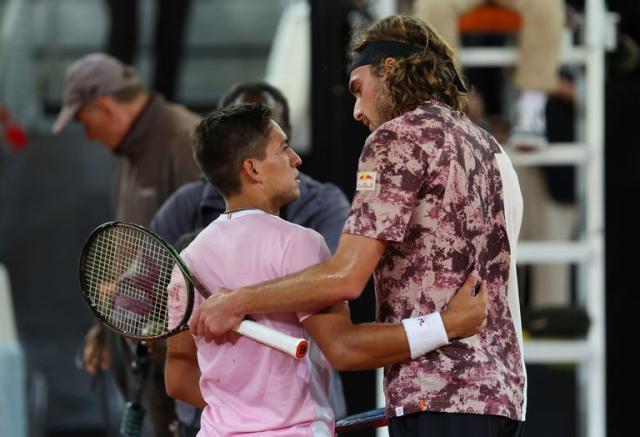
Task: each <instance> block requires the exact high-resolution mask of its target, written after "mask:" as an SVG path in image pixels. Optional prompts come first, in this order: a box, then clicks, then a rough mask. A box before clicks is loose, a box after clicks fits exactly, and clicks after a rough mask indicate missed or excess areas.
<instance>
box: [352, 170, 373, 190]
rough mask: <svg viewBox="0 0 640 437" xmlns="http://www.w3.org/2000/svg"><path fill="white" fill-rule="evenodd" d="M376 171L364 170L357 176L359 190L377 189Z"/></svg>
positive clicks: (357, 188)
mask: <svg viewBox="0 0 640 437" xmlns="http://www.w3.org/2000/svg"><path fill="white" fill-rule="evenodd" d="M376 179H377V178H376V173H375V172H372V171H362V172H359V173H358V176H357V185H356V190H357V191H375V189H376Z"/></svg>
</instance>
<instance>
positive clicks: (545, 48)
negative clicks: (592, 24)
mask: <svg viewBox="0 0 640 437" xmlns="http://www.w3.org/2000/svg"><path fill="white" fill-rule="evenodd" d="M483 3H487V1H486V0H416V1H415V3H414V13H415V15H417V16H418V17H420V18H422V19H424V20H426V21H427V22H430V23H433V25H434V26H435V27H436V29H437V30H438V31H439V32H440V34H441V35H442V36H443V37H444V38H445V39H446V40H447V41H448V42H449V43H450V44H453V45H454V46H458V45H459V44H460V32H459V28H458V19H459V16H460V15H462V14H465V13H467V12H469V11H470V10H471V9H473V8H474V7H476V6H478V5H481V4H483ZM495 3H498V4H500V5H504V6H506V7H509V8H512V9H514V10H515V11H517V12H518V13H519V14H520V16H521V18H522V29H521V30H520V62H519V64H518V67H517V71H516V78H515V82H516V85H517V86H518V87H519V88H520V95H519V98H518V101H517V102H516V111H515V112H516V114H515V119H514V125H513V128H512V133H511V139H510V143H511V145H512V146H514V147H519V148H521V149H527V150H529V149H534V150H535V149H539V148H543V147H545V146H546V144H547V139H546V136H545V130H546V128H545V107H546V103H547V94H548V93H550V92H553V91H555V89H556V87H557V83H558V75H557V69H558V54H559V51H560V46H561V38H562V25H563V23H564V19H565V14H564V9H563V8H564V2H563V1H562V0H538V1H527V0H496V1H495Z"/></svg>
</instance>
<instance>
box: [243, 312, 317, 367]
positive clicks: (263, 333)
mask: <svg viewBox="0 0 640 437" xmlns="http://www.w3.org/2000/svg"><path fill="white" fill-rule="evenodd" d="M234 331H235V332H237V333H238V334H241V335H244V336H245V337H249V338H251V339H253V340H255V341H258V342H260V343H262V344H265V345H267V346H270V347H272V348H274V349H278V350H279V351H282V352H284V353H286V354H289V355H291V356H292V357H293V358H295V359H297V360H301V359H302V358H304V357H305V356H306V355H307V351H308V350H309V343H308V342H307V340H305V339H304V338H295V337H292V336H290V335H287V334H284V333H282V332H280V331H277V330H275V329H273V328H269V327H268V326H265V325H261V324H259V323H256V322H254V321H252V320H243V321H242V322H241V323H240V324H239V325H238V327H237V328H236V329H234Z"/></svg>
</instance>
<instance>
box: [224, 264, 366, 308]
mask: <svg viewBox="0 0 640 437" xmlns="http://www.w3.org/2000/svg"><path fill="white" fill-rule="evenodd" d="M365 284H366V279H364V280H362V279H361V278H358V277H355V276H353V275H350V273H349V269H348V268H345V266H338V265H337V263H336V262H335V259H334V258H329V260H327V261H325V262H323V263H320V264H317V265H315V266H313V267H310V268H308V269H306V270H303V271H301V272H298V273H296V274H294V275H291V276H287V277H285V278H281V279H276V280H273V281H269V282H265V283H262V284H258V285H256V286H251V287H246V288H242V289H240V290H237V291H236V293H238V294H237V296H236V302H237V303H238V313H242V314H256V313H272V312H296V311H303V312H313V311H316V310H318V309H320V308H324V307H327V306H330V305H333V304H335V303H338V302H343V301H345V300H351V299H355V298H357V297H358V296H359V295H360V294H361V293H362V290H363V289H364V286H365Z"/></svg>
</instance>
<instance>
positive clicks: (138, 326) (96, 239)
mask: <svg viewBox="0 0 640 437" xmlns="http://www.w3.org/2000/svg"><path fill="white" fill-rule="evenodd" d="M79 273H80V289H81V291H82V294H83V296H84V298H85V300H86V301H87V304H88V305H89V308H90V309H91V311H92V312H93V313H94V314H95V315H96V317H97V318H98V319H99V320H100V322H101V323H103V324H104V325H105V326H107V327H108V328H110V329H111V330H113V331H115V332H116V333H118V334H120V335H123V336H125V337H128V338H132V339H137V340H155V339H160V338H166V337H169V336H171V335H173V334H175V333H178V332H182V331H184V330H185V329H186V327H187V322H188V320H189V318H190V317H191V312H192V310H193V301H194V294H193V293H194V291H193V284H192V282H191V280H190V271H189V269H188V267H187V266H186V265H185V264H184V262H183V261H182V259H181V258H180V256H179V255H178V253H177V252H176V251H175V249H173V248H172V247H171V246H170V245H169V244H167V243H166V242H165V241H163V240H162V239H161V238H160V237H159V236H158V235H156V234H155V233H153V232H152V231H150V230H149V229H146V228H144V227H143V226H139V225H136V224H133V223H126V222H118V221H115V222H108V223H104V224H102V225H100V226H98V227H97V228H96V229H94V230H93V231H92V232H91V234H90V235H89V236H88V237H87V240H86V242H85V244H84V246H83V249H82V254H81V256H80V265H79ZM170 284H171V285H172V289H171V290H169V289H168V287H169V285H170ZM177 285H180V286H179V287H178V286H177ZM169 293H174V294H173V295H172V304H171V308H170V305H169ZM175 293H179V295H175Z"/></svg>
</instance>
